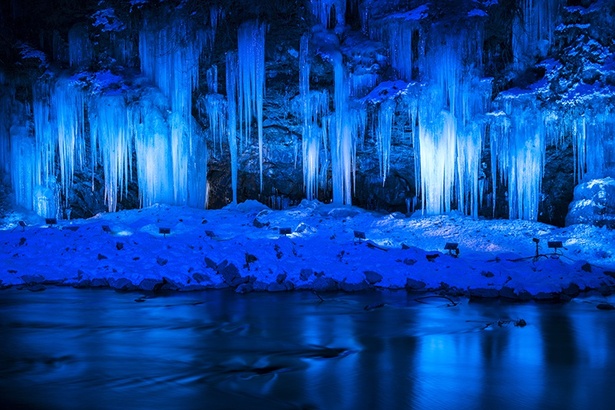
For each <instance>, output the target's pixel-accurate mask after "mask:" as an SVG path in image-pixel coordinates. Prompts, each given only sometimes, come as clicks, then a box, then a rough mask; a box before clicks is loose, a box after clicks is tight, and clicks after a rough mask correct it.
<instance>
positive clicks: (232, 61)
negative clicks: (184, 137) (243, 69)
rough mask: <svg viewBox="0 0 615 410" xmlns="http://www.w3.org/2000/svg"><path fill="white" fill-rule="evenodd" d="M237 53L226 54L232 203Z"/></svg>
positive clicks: (234, 180) (234, 182) (234, 197)
mask: <svg viewBox="0 0 615 410" xmlns="http://www.w3.org/2000/svg"><path fill="white" fill-rule="evenodd" d="M237 70H238V68H237V54H236V53H233V52H231V53H228V54H227V55H226V99H227V100H226V101H227V103H226V106H227V116H226V120H227V125H226V128H227V130H228V148H229V151H230V154H231V185H232V189H233V203H235V204H236V203H237V174H238V173H237V168H238V158H237Z"/></svg>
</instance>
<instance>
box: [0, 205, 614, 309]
mask: <svg viewBox="0 0 615 410" xmlns="http://www.w3.org/2000/svg"><path fill="white" fill-rule="evenodd" d="M18 217H21V219H22V220H24V221H25V222H26V224H25V225H26V226H25V227H22V226H20V225H19V224H18V223H17V220H18ZM0 226H2V227H3V229H4V230H2V231H0V242H1V243H2V244H3V246H2V250H1V251H0V252H1V254H0V287H7V286H26V287H28V288H30V289H31V290H37V289H43V288H44V285H45V284H59V285H68V286H75V287H99V286H100V287H107V286H108V287H112V288H116V289H124V290H132V289H143V290H151V291H157V290H165V289H168V290H197V289H198V290H200V289H207V288H222V287H229V286H230V287H233V288H235V289H236V290H237V291H238V292H247V291H252V290H267V291H286V290H292V289H298V290H301V289H311V290H316V291H329V290H344V291H358V290H364V289H368V288H373V287H376V288H378V287H380V288H390V289H403V288H406V289H408V290H412V291H442V292H446V293H449V294H453V293H454V294H465V295H469V296H475V297H497V296H501V297H509V298H520V299H523V298H532V297H533V298H538V299H541V298H548V299H554V298H555V299H560V298H568V297H570V296H576V295H577V294H578V293H579V292H582V291H587V290H591V289H597V290H600V291H602V292H610V291H611V290H612V289H613V288H614V287H615V279H614V278H613V276H615V256H614V255H613V250H614V249H615V246H614V244H615V232H614V231H612V230H607V229H605V228H597V227H593V226H587V225H574V226H571V227H567V228H556V227H553V226H549V225H545V224H541V223H536V222H529V221H511V220H489V221H487V220H476V219H472V218H469V217H466V216H463V215H461V214H457V213H451V214H448V215H440V216H431V217H407V216H405V215H403V214H400V213H394V214H388V215H384V214H376V213H372V212H368V211H365V210H362V209H359V208H356V207H351V206H334V205H331V204H328V205H326V204H322V203H320V202H318V201H303V202H302V203H301V204H300V205H299V206H298V207H296V208H291V209H288V210H283V211H273V210H271V209H269V208H267V207H266V206H264V205H262V204H260V203H258V202H256V201H247V202H244V203H242V204H238V205H229V206H228V207H226V208H224V209H221V210H199V209H192V208H188V207H174V206H159V205H155V206H152V207H149V208H145V209H141V210H131V211H122V212H117V213H109V214H100V215H97V216H96V217H94V218H91V219H88V220H73V221H70V222H69V221H60V223H59V224H57V225H52V226H49V225H45V224H43V223H42V221H41V220H40V219H39V218H38V217H36V216H31V215H28V217H27V218H26V216H25V215H20V216H17V215H9V216H8V217H7V218H6V219H5V220H4V221H2V224H0ZM160 228H168V230H169V233H168V234H165V233H164V231H161V229H160ZM285 230H290V233H287V234H285V233H284V231H285ZM161 232H162V233H161ZM533 239H537V240H538V241H539V242H538V249H537V247H536V245H537V244H536V242H535V241H534V240H533ZM549 241H561V242H562V245H563V247H564V248H562V249H559V250H558V252H557V254H556V253H554V251H553V249H549V248H548V247H547V242H549ZM448 242H452V243H457V244H458V249H459V251H460V252H459V255H458V256H456V255H455V254H454V253H452V254H449V252H448V251H445V250H444V246H445V244H446V243H448ZM537 253H538V256H536V254H537Z"/></svg>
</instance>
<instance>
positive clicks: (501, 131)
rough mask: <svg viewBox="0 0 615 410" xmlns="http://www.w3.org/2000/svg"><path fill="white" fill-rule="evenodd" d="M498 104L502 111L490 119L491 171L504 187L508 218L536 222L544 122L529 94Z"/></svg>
mask: <svg viewBox="0 0 615 410" xmlns="http://www.w3.org/2000/svg"><path fill="white" fill-rule="evenodd" d="M517 91H518V90H517ZM501 104H502V107H501V108H502V111H501V112H496V115H494V116H493V118H494V119H495V121H493V127H492V133H491V151H492V153H491V162H492V166H491V167H492V169H494V170H495V169H497V170H498V172H499V174H500V175H501V178H502V182H503V183H504V184H506V185H507V186H508V191H507V197H508V215H509V217H510V218H511V219H517V218H519V219H528V220H536V218H537V217H538V206H539V201H540V186H541V182H542V175H543V171H544V155H545V154H544V152H545V147H546V130H545V127H544V118H543V116H542V114H541V111H540V110H538V109H537V107H536V104H537V102H536V100H535V96H534V94H532V93H510V94H507V95H505V97H504V98H503V99H502V103H501ZM496 182H497V181H495V180H494V181H493V189H494V192H495V189H496ZM494 206H495V202H494Z"/></svg>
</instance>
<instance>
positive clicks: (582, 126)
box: [574, 110, 615, 181]
mask: <svg viewBox="0 0 615 410" xmlns="http://www.w3.org/2000/svg"><path fill="white" fill-rule="evenodd" d="M575 125H576V126H575V128H576V130H575V132H574V151H575V170H576V178H577V180H578V181H587V180H590V179H596V178H604V177H605V176H611V175H615V137H614V136H615V115H614V114H612V113H609V112H606V113H603V112H600V113H595V112H593V111H592V110H588V111H587V112H586V114H585V115H584V116H583V117H581V118H580V119H578V120H576V121H575Z"/></svg>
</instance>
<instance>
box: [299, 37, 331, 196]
mask: <svg viewBox="0 0 615 410" xmlns="http://www.w3.org/2000/svg"><path fill="white" fill-rule="evenodd" d="M309 40H310V37H309V36H308V35H304V36H303V37H301V47H300V57H299V74H300V78H299V93H300V98H301V113H300V114H301V115H302V116H303V135H302V141H301V148H302V149H301V152H302V158H303V189H304V191H305V197H306V198H307V199H309V200H311V199H315V198H317V197H318V179H319V166H320V151H321V147H322V145H323V142H324V141H325V140H326V133H325V134H323V128H322V127H321V126H320V125H319V123H320V121H322V118H323V117H324V116H326V115H328V112H329V93H328V92H327V90H326V89H325V90H322V91H316V90H310V62H309Z"/></svg>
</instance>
